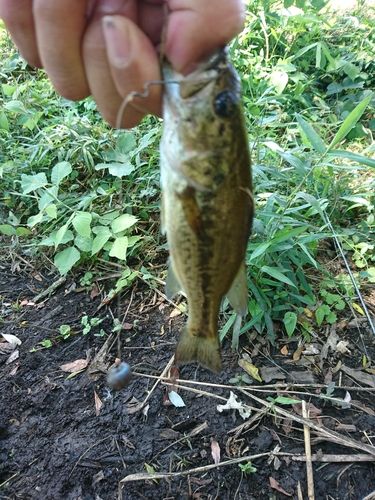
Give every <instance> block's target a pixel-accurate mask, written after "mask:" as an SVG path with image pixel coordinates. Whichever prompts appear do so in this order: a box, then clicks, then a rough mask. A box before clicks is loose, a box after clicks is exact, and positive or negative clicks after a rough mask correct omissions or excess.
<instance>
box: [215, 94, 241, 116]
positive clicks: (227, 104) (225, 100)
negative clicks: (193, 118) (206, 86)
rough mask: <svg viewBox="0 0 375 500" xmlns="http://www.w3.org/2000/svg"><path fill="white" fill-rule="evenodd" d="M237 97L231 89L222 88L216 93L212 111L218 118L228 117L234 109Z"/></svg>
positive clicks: (232, 113)
mask: <svg viewBox="0 0 375 500" xmlns="http://www.w3.org/2000/svg"><path fill="white" fill-rule="evenodd" d="M236 105H237V97H236V95H235V94H234V93H233V92H232V91H231V90H223V91H222V92H219V93H218V94H216V96H215V99H214V111H215V113H216V114H217V116H219V117H220V118H230V117H231V116H233V115H234V113H235V111H236Z"/></svg>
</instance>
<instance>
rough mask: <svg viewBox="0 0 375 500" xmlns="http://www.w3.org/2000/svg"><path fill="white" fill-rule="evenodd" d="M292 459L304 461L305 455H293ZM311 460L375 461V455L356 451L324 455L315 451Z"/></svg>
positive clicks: (328, 461) (329, 461)
mask: <svg viewBox="0 0 375 500" xmlns="http://www.w3.org/2000/svg"><path fill="white" fill-rule="evenodd" d="M292 460H294V461H296V462H305V461H306V455H293V456H292ZM311 460H312V461H313V462H326V463H331V462H375V456H373V455H367V454H366V453H358V455H326V454H322V455H321V454H319V453H316V454H314V455H311Z"/></svg>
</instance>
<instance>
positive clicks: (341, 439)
mask: <svg viewBox="0 0 375 500" xmlns="http://www.w3.org/2000/svg"><path fill="white" fill-rule="evenodd" d="M237 390H238V391H240V392H243V393H244V394H247V395H248V396H249V397H250V398H251V399H254V400H255V401H257V402H258V403H260V404H261V405H263V406H265V407H267V408H270V409H273V410H275V411H277V413H280V415H283V416H284V417H288V418H290V419H292V420H294V421H295V422H298V423H300V424H302V425H307V426H308V427H310V429H314V431H317V432H318V433H319V434H320V435H321V436H324V437H325V439H328V440H330V441H334V442H335V443H339V444H341V445H343V446H347V447H351V448H355V449H356V450H362V451H365V452H367V453H369V454H370V455H374V456H375V446H370V445H368V444H365V443H362V442H361V441H356V440H355V439H353V438H350V437H348V436H343V435H342V434H340V433H339V432H336V431H331V430H330V429H328V428H327V427H322V426H321V425H318V424H316V423H315V422H313V421H312V420H307V419H306V418H303V417H300V416H299V415H295V414H293V413H292V412H290V411H287V410H284V408H281V407H280V406H277V405H275V404H274V403H269V402H268V401H265V400H263V399H260V398H258V397H257V396H254V394H251V393H250V392H249V391H246V390H244V389H243V388H242V387H238V388H237ZM258 411H259V410H258Z"/></svg>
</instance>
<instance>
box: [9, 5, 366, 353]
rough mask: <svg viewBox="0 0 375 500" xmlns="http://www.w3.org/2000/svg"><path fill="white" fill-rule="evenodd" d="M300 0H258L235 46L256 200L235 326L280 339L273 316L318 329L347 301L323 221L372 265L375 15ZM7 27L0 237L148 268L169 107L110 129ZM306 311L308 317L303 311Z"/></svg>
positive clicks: (56, 252)
mask: <svg viewBox="0 0 375 500" xmlns="http://www.w3.org/2000/svg"><path fill="white" fill-rule="evenodd" d="M292 3H297V5H299V6H300V7H301V8H303V9H304V13H303V15H301V14H297V15H284V14H282V11H281V10H280V9H281V7H282V5H281V3H280V2H275V1H273V0H269V1H266V0H263V1H259V0H258V1H255V2H251V5H250V6H249V12H248V18H247V24H246V28H245V30H244V31H243V33H242V34H241V35H240V36H239V37H238V38H237V39H236V40H234V42H233V43H232V45H231V56H232V59H233V62H234V65H235V66H236V68H237V70H238V71H239V73H240V75H241V77H242V81H243V89H244V105H245V115H246V123H247V128H248V132H249V143H250V146H251V149H252V157H253V173H254V195H255V200H256V207H257V213H256V219H255V221H254V227H253V234H252V237H251V239H250V241H249V245H248V251H247V256H246V261H247V265H248V266H247V267H248V276H249V315H248V318H247V321H246V322H245V325H244V326H243V328H242V330H241V332H242V333H243V332H245V331H248V330H250V329H251V328H255V329H256V330H257V331H258V332H259V333H262V332H265V331H267V333H268V335H269V337H270V338H271V340H272V339H273V338H274V330H275V324H276V323H281V324H283V325H284V328H285V331H286V332H287V334H288V335H292V334H293V333H294V332H295V331H296V329H297V331H298V332H299V333H302V334H304V335H305V336H306V337H307V338H308V337H309V336H310V335H311V333H312V324H318V326H319V325H320V324H321V323H322V322H323V321H324V322H332V321H334V318H335V314H336V313H337V308H336V306H337V304H338V303H339V302H338V301H339V300H341V301H343V302H344V305H345V304H346V303H347V302H351V301H353V293H352V291H351V289H350V287H348V283H347V280H346V279H345V277H342V276H332V275H331V274H330V273H329V270H328V271H327V269H325V268H324V266H322V264H321V262H322V259H321V258H320V257H321V252H322V244H321V242H322V241H324V240H328V241H330V240H331V238H332V234H331V231H330V229H329V226H328V220H329V221H331V223H332V224H333V226H334V227H335V229H336V231H337V233H338V234H339V236H340V239H341V242H342V244H343V246H344V249H345V251H347V252H348V253H349V254H350V255H351V257H352V262H353V264H354V265H355V268H354V269H353V271H354V272H355V275H356V278H357V280H358V283H359V285H361V284H362V283H369V282H370V283H373V282H374V280H375V257H374V255H375V252H374V245H375V231H374V227H375V216H374V211H375V210H374V205H375V197H374V192H375V190H374V188H375V175H374V173H375V159H374V151H375V146H374V144H373V133H374V130H375V119H374V118H373V116H374V107H375V98H374V96H373V94H372V90H373V89H374V88H375V62H374V57H373V54H374V53H375V20H374V18H371V17H369V16H367V11H365V10H364V6H362V7H363V8H362V10H361V9H360V8H359V9H358V11H357V12H355V13H354V14H353V15H351V16H347V17H337V16H335V15H334V14H332V13H330V12H327V11H326V10H325V9H324V8H323V9H321V6H322V5H323V3H324V2H319V1H318V0H315V1H314V0H311V2H308V1H303V0H297V1H296V2H292V1H289V2H288V3H287V5H290V4H292ZM0 34H1V41H0V44H1V45H0V52H1V57H0V75H1V95H0V102H1V108H0V110H1V111H0V142H1V146H2V147H1V150H0V193H1V194H0V235H1V234H2V237H1V239H0V244H1V245H2V247H3V248H4V249H7V248H11V249H12V251H13V252H14V251H18V252H22V253H26V254H27V255H28V257H29V258H34V259H35V261H36V259H38V258H39V257H41V256H47V257H49V258H51V259H53V260H54V263H55V265H56V266H57V267H58V269H59V270H60V272H61V273H67V272H79V273H81V274H82V276H83V275H84V274H85V272H87V271H90V273H91V274H92V277H93V279H94V278H95V273H98V272H99V259H100V268H101V269H102V266H103V261H104V262H109V261H113V262H115V263H121V264H122V265H123V266H124V273H125V274H124V276H123V278H122V280H120V281H119V283H118V286H117V289H118V290H119V289H121V288H123V287H127V286H129V285H130V284H131V283H132V282H133V281H134V279H136V278H137V273H133V272H132V271H134V270H135V271H138V273H150V274H153V272H154V271H153V270H152V269H153V264H155V263H159V262H160V259H162V262H163V261H164V260H165V258H166V251H165V250H166V242H165V239H164V237H161V235H160V222H159V214H160V185H159V139H160V134H161V122H160V120H158V119H156V118H154V117H148V118H146V119H144V120H143V122H142V123H141V124H140V125H139V126H138V127H136V128H135V129H133V130H132V131H116V130H113V129H111V128H110V127H109V126H107V125H106V124H105V123H104V121H103V120H102V119H101V117H100V115H99V114H98V112H97V110H96V107H95V104H94V103H93V101H92V100H91V99H86V100H84V101H81V102H79V103H73V102H70V101H67V100H65V99H63V98H61V97H60V96H58V95H57V94H56V93H55V91H54V90H53V88H52V87H51V85H50V83H49V81H48V79H47V78H46V75H45V74H44V72H43V71H34V70H33V69H31V68H30V67H28V66H27V65H26V63H25V62H24V61H23V60H22V59H21V58H20V57H19V55H18V54H17V53H16V51H15V49H14V48H13V46H12V44H11V42H10V41H9V39H8V38H7V35H6V32H5V30H4V29H3V28H0ZM76 270H78V271H76ZM129 276H130V277H131V279H129ZM148 278H149V274H147V279H148ZM329 294H331V295H334V296H336V297H338V299H337V300H336V302H335V301H333V302H331V303H329V301H328V299H327V297H330V295H329ZM340 304H341V302H340ZM308 311H313V313H311V314H312V315H313V316H314V320H313V322H311V321H308V320H306V319H304V318H306V313H307V312H308ZM223 313H224V318H225V325H224V328H223V330H222V336H224V335H225V334H226V333H227V332H228V331H229V329H230V327H231V325H232V324H233V323H234V321H235V318H234V315H233V313H232V312H231V311H230V310H229V308H228V304H227V302H226V301H224V304H223ZM237 340H238V339H234V345H236V342H237Z"/></svg>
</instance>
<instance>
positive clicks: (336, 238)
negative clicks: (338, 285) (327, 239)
mask: <svg viewBox="0 0 375 500" xmlns="http://www.w3.org/2000/svg"><path fill="white" fill-rule="evenodd" d="M323 214H324V217H325V220H326V223H327V224H328V227H329V228H330V230H331V232H332V236H333V239H334V242H335V246H336V248H337V249H338V251H339V252H340V254H341V257H342V260H343V261H344V264H345V267H346V270H347V271H348V274H349V277H350V280H351V282H352V284H353V286H354V289H355V291H356V294H357V296H358V298H359V301H360V303H361V306H362V309H363V311H364V313H365V316H366V318H367V321H368V323H369V325H370V328H371V330H372V333H373V334H374V336H375V326H374V323H373V321H372V318H371V316H370V313H369V310H368V308H367V306H366V303H365V301H364V300H363V296H362V294H361V292H360V290H359V287H358V285H357V282H356V280H355V278H354V275H353V273H352V270H351V269H350V266H349V263H348V261H347V259H346V257H345V253H344V250H343V248H342V245H341V243H340V240H339V237H338V234H337V233H336V231H335V229H334V227H333V225H332V223H331V221H330V219H329V217H328V215H327V212H326V211H325V210H323ZM357 329H358V333H359V336H360V339H361V342H362V345H363V349H364V352H365V354H366V357H367V359H368V358H369V354H368V351H367V348H366V344H365V341H364V338H363V335H362V332H361V330H360V328H359V326H358V323H357ZM374 377H375V376H374Z"/></svg>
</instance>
